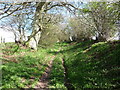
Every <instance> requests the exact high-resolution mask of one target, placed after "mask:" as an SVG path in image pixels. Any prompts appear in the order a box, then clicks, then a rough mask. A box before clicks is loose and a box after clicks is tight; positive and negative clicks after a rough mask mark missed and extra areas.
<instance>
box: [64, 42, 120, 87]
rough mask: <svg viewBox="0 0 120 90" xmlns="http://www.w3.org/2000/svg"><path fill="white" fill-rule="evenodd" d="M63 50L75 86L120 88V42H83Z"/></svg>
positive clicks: (69, 76)
mask: <svg viewBox="0 0 120 90" xmlns="http://www.w3.org/2000/svg"><path fill="white" fill-rule="evenodd" d="M76 47H77V48H76ZM63 52H65V53H64V56H65V60H66V66H67V67H68V78H69V79H70V83H72V85H73V86H74V87H75V88H79V89H83V88H119V86H120V77H119V73H120V67H119V66H120V58H119V54H120V44H118V43H116V44H110V43H107V42H99V43H95V44H92V42H81V43H79V44H77V45H74V46H72V47H68V48H67V49H66V50H65V51H63ZM73 53H74V54H73Z"/></svg>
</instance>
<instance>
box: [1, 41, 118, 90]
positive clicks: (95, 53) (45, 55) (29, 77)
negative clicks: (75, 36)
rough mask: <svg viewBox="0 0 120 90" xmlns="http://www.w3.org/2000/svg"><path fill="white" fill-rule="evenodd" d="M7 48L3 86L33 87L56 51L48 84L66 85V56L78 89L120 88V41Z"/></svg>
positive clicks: (71, 75) (69, 76)
mask: <svg viewBox="0 0 120 90" xmlns="http://www.w3.org/2000/svg"><path fill="white" fill-rule="evenodd" d="M7 48H9V50H8V49H6V48H4V49H3V50H4V51H3V52H4V54H6V55H8V56H11V57H7V58H2V60H3V65H2V71H3V75H2V76H3V77H2V80H3V81H2V88H25V87H34V86H35V85H36V83H37V82H38V80H39V78H40V76H41V75H42V74H43V72H44V71H45V68H46V67H47V63H48V62H49V61H50V59H51V56H53V55H55V59H54V61H53V67H52V71H51V74H50V78H49V81H50V82H49V88H54V89H58V88H62V89H66V86H65V85H64V83H65V75H64V66H63V63H62V59H64V60H65V66H66V68H67V79H68V80H67V81H69V83H70V84H71V85H72V86H73V87H74V88H75V89H78V90H82V89H86V88H91V89H96V88H100V89H105V88H106V89H119V88H120V76H119V75H120V57H119V56H120V42H118V41H114V42H98V43H94V42H93V41H85V42H80V43H76V42H71V43H57V44H55V45H54V46H53V47H50V48H49V49H43V48H40V49H39V50H38V51H36V52H32V51H31V50H30V49H22V48H20V47H19V48H18V49H17V52H15V50H16V48H17V46H14V45H12V47H11V45H10V46H9V45H8V47H7ZM11 49H12V50H11ZM7 52H9V53H7ZM11 52H14V53H11ZM22 53H23V55H22Z"/></svg>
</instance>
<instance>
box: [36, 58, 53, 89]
mask: <svg viewBox="0 0 120 90" xmlns="http://www.w3.org/2000/svg"><path fill="white" fill-rule="evenodd" d="M54 58H55V56H53V57H52V59H51V60H50V62H49V63H48V67H47V68H46V69H45V72H44V73H43V74H42V76H41V78H40V80H39V82H38V83H37V85H36V86H35V87H34V88H35V89H45V90H47V89H48V83H49V76H50V72H51V70H52V65H53V60H54Z"/></svg>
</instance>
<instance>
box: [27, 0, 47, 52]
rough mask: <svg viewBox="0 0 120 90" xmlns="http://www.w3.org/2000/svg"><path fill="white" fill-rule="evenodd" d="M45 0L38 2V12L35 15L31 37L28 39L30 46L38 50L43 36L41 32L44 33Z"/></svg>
mask: <svg viewBox="0 0 120 90" xmlns="http://www.w3.org/2000/svg"><path fill="white" fill-rule="evenodd" d="M44 4H45V2H39V3H37V4H36V5H37V7H36V12H35V17H34V22H33V23H34V26H33V32H32V35H31V36H30V38H29V39H28V41H29V47H30V48H32V49H34V50H37V47H38V43H39V40H40V38H41V33H42V29H43V28H42V24H41V22H42V12H43V11H44V9H43V6H44Z"/></svg>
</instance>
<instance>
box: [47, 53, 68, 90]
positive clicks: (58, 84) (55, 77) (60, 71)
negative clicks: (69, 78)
mask: <svg viewBox="0 0 120 90" xmlns="http://www.w3.org/2000/svg"><path fill="white" fill-rule="evenodd" d="M49 88H54V89H63V90H66V87H65V86H64V67H63V65H62V60H61V55H57V56H56V58H55V59H54V62H53V67H52V71H51V74H50V83H49Z"/></svg>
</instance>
